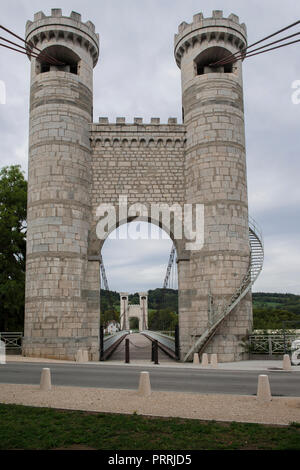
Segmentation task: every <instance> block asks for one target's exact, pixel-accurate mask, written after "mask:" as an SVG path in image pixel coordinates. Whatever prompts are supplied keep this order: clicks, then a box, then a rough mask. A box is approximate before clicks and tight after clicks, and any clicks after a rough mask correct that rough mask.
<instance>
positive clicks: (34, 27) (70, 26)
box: [25, 8, 99, 66]
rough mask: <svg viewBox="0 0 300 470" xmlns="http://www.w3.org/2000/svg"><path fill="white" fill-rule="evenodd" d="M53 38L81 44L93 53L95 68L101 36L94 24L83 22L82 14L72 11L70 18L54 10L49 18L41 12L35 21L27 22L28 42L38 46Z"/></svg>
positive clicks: (26, 35) (26, 36) (36, 14)
mask: <svg viewBox="0 0 300 470" xmlns="http://www.w3.org/2000/svg"><path fill="white" fill-rule="evenodd" d="M51 38H55V39H56V40H60V41H61V40H65V41H77V42H79V43H81V44H82V45H83V46H84V47H85V48H87V49H88V50H89V51H90V52H91V54H92V56H93V63H94V66H95V65H96V63H97V60H98V56H99V34H97V33H96V32H95V25H94V23H92V22H91V21H86V22H82V19H81V15H80V13H76V12H75V11H72V12H71V14H70V16H63V14H62V10H61V9H60V8H53V9H52V10H51V15H49V16H47V15H45V14H44V12H42V11H39V12H37V13H35V15H34V19H33V21H30V20H28V21H27V23H26V30H25V39H26V41H27V42H29V43H32V44H34V45H36V44H37V43H43V41H44V40H45V39H46V40H49V39H51Z"/></svg>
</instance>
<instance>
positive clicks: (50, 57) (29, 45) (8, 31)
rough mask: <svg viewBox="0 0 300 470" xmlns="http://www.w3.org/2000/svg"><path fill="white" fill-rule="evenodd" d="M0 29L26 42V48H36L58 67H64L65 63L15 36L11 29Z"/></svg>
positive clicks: (21, 39) (1, 27)
mask: <svg viewBox="0 0 300 470" xmlns="http://www.w3.org/2000/svg"><path fill="white" fill-rule="evenodd" d="M0 29H3V30H4V31H6V32H7V33H9V34H11V35H12V36H14V37H15V38H17V39H19V40H20V41H22V42H24V43H25V44H26V46H28V47H29V48H30V49H32V48H34V49H36V50H37V51H39V52H40V53H41V54H43V55H44V56H45V57H48V58H49V59H50V60H53V61H54V62H56V64H57V65H64V63H63V62H60V61H59V60H57V59H55V57H52V56H51V55H50V54H48V53H47V52H45V51H42V50H41V49H39V48H38V47H37V46H35V45H33V44H30V43H29V42H28V41H26V40H25V39H23V38H22V37H20V36H18V35H17V34H15V33H14V32H13V31H11V30H10V29H8V28H5V27H4V26H2V25H0Z"/></svg>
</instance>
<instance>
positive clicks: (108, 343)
mask: <svg viewBox="0 0 300 470" xmlns="http://www.w3.org/2000/svg"><path fill="white" fill-rule="evenodd" d="M249 245H250V253H251V256H250V263H249V268H248V271H247V273H246V275H245V277H244V279H243V280H242V282H241V284H240V286H239V287H238V289H237V290H236V291H235V292H234V294H233V295H232V297H231V298H230V300H229V301H228V300H227V299H225V298H224V299H223V302H219V304H218V305H214V303H213V298H212V297H211V298H209V323H208V327H207V329H206V330H205V331H204V332H203V334H202V335H201V336H199V337H195V338H194V341H193V342H192V344H191V345H190V349H189V351H188V352H187V354H186V355H185V356H184V359H183V360H184V362H185V361H188V360H190V359H191V358H192V356H193V354H194V353H201V352H203V351H204V349H205V347H206V346H207V345H208V343H209V342H210V340H211V339H212V337H213V336H214V334H215V333H216V331H217V329H218V327H219V325H221V323H222V322H223V321H224V320H225V318H227V317H228V316H229V315H230V312H231V311H232V310H233V309H234V308H235V307H236V306H237V305H238V303H239V302H240V301H241V300H242V299H243V298H244V297H245V295H246V294H247V293H248V292H249V291H250V290H251V287H252V285H253V284H254V282H255V281H256V279H257V277H258V276H259V274H260V272H261V270H262V266H263V259H264V248H263V237H262V233H261V230H260V229H259V227H258V225H257V223H256V222H255V221H254V220H253V219H252V218H251V219H249ZM175 257H176V248H175V246H174V245H173V246H172V249H171V253H170V257H169V262H168V266H167V271H166V275H165V278H164V282H163V288H164V289H167V288H175V283H176V263H175ZM100 270H101V276H102V281H103V285H104V287H105V289H107V290H109V286H108V281H107V277H106V271H105V267H104V263H103V259H102V258H101V265H100ZM120 301H121V308H120V322H121V331H120V332H118V333H116V334H115V335H113V336H112V337H107V338H104V336H103V332H102V334H101V335H100V337H101V338H100V349H101V351H100V357H101V359H102V360H105V359H108V358H110V357H112V358H113V359H114V360H120V359H124V357H125V358H126V357H127V359H128V360H129V357H130V354H131V357H132V358H134V359H146V358H148V357H150V356H151V358H152V360H155V358H156V360H158V359H159V360H160V361H161V360H165V359H166V358H170V357H171V358H172V359H175V360H178V359H179V358H180V344H179V334H178V329H176V330H175V332H174V336H171V335H168V334H165V333H162V332H158V331H151V330H149V329H148V308H147V294H146V293H140V305H129V304H128V294H127V293H120ZM145 303H146V304H145ZM132 317H137V318H138V319H139V330H140V333H138V334H137V333H135V334H131V335H130V338H128V335H129V333H130V330H129V320H130V318H132ZM126 338H127V341H125V342H124V340H125V339H126ZM130 345H131V346H130ZM126 348H127V352H126ZM155 348H157V349H158V351H159V353H157V356H155ZM129 349H131V351H132V352H131V353H129ZM126 354H127V356H126Z"/></svg>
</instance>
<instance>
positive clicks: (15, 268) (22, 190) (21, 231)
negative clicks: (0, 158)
mask: <svg viewBox="0 0 300 470" xmlns="http://www.w3.org/2000/svg"><path fill="white" fill-rule="evenodd" d="M26 202H27V182H26V181H25V178H24V175H23V172H22V171H21V169H20V166H19V165H12V166H10V167H4V168H2V169H1V171H0V267H1V271H0V331H21V330H23V324H24V302H25V258H26Z"/></svg>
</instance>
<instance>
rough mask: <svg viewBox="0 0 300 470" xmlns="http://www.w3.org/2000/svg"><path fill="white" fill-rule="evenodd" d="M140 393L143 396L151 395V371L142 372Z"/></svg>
mask: <svg viewBox="0 0 300 470" xmlns="http://www.w3.org/2000/svg"><path fill="white" fill-rule="evenodd" d="M138 394H139V395H141V396H143V397H149V396H150V395H151V384H150V376H149V372H141V373H140V382H139V390H138Z"/></svg>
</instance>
